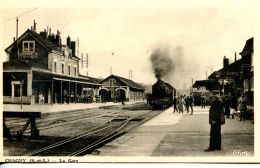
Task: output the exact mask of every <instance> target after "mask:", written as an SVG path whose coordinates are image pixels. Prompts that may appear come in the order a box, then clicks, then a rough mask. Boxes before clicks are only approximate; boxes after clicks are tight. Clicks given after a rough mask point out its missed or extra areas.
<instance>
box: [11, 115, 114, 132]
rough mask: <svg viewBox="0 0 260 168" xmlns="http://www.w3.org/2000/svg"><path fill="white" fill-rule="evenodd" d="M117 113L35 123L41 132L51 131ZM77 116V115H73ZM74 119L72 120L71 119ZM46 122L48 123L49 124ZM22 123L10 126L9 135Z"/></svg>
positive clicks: (20, 126) (19, 127) (70, 117)
mask: <svg viewBox="0 0 260 168" xmlns="http://www.w3.org/2000/svg"><path fill="white" fill-rule="evenodd" d="M117 113H118V112H114V111H110V112H107V114H104V113H101V114H95V113H91V114H87V115H80V117H78V116H77V117H75V116H65V117H63V118H56V117H55V118H54V119H51V120H50V119H47V120H41V121H40V122H37V129H38V130H40V131H42V130H46V129H51V128H56V127H61V126H64V125H67V124H73V123H76V122H79V121H85V120H88V119H91V118H98V117H103V116H107V115H111V116H113V115H116V114H117ZM74 115H77V114H74ZM72 117H74V118H72ZM47 121H50V122H49V123H48V122H47ZM23 125H24V123H21V124H19V125H15V126H11V127H9V128H10V129H11V133H12V134H14V133H16V131H18V130H20V129H21V128H22V127H23ZM29 132H30V130H26V131H25V133H29Z"/></svg>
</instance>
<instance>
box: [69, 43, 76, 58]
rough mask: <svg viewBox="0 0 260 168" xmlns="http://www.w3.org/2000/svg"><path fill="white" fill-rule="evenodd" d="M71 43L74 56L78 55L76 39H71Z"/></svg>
mask: <svg viewBox="0 0 260 168" xmlns="http://www.w3.org/2000/svg"><path fill="white" fill-rule="evenodd" d="M70 45H71V50H72V56H76V55H75V49H76V42H75V41H71V42H70Z"/></svg>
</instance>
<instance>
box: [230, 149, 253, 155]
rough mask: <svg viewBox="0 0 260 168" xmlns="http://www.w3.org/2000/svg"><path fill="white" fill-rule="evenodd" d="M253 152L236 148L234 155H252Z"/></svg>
mask: <svg viewBox="0 0 260 168" xmlns="http://www.w3.org/2000/svg"><path fill="white" fill-rule="evenodd" d="M250 153H251V152H248V151H246V150H245V151H244V150H234V151H233V155H236V156H248V155H250Z"/></svg>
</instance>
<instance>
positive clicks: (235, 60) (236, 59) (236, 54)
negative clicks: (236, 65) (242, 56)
mask: <svg viewBox="0 0 260 168" xmlns="http://www.w3.org/2000/svg"><path fill="white" fill-rule="evenodd" d="M236 61H237V52H235V62H236Z"/></svg>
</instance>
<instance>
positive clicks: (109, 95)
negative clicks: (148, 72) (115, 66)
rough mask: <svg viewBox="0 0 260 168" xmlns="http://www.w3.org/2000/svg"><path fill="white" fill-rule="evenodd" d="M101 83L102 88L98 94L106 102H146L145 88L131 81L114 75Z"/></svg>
mask: <svg viewBox="0 0 260 168" xmlns="http://www.w3.org/2000/svg"><path fill="white" fill-rule="evenodd" d="M100 83H101V84H102V87H100V88H99V90H98V94H99V95H100V96H101V97H102V99H103V100H105V101H121V100H122V99H124V100H126V101H138V100H144V91H145V89H144V87H143V86H142V85H141V84H138V83H136V82H134V81H132V80H130V79H126V78H123V77H120V76H117V75H113V74H112V75H110V76H108V77H107V78H105V79H103V80H102V81H100Z"/></svg>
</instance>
